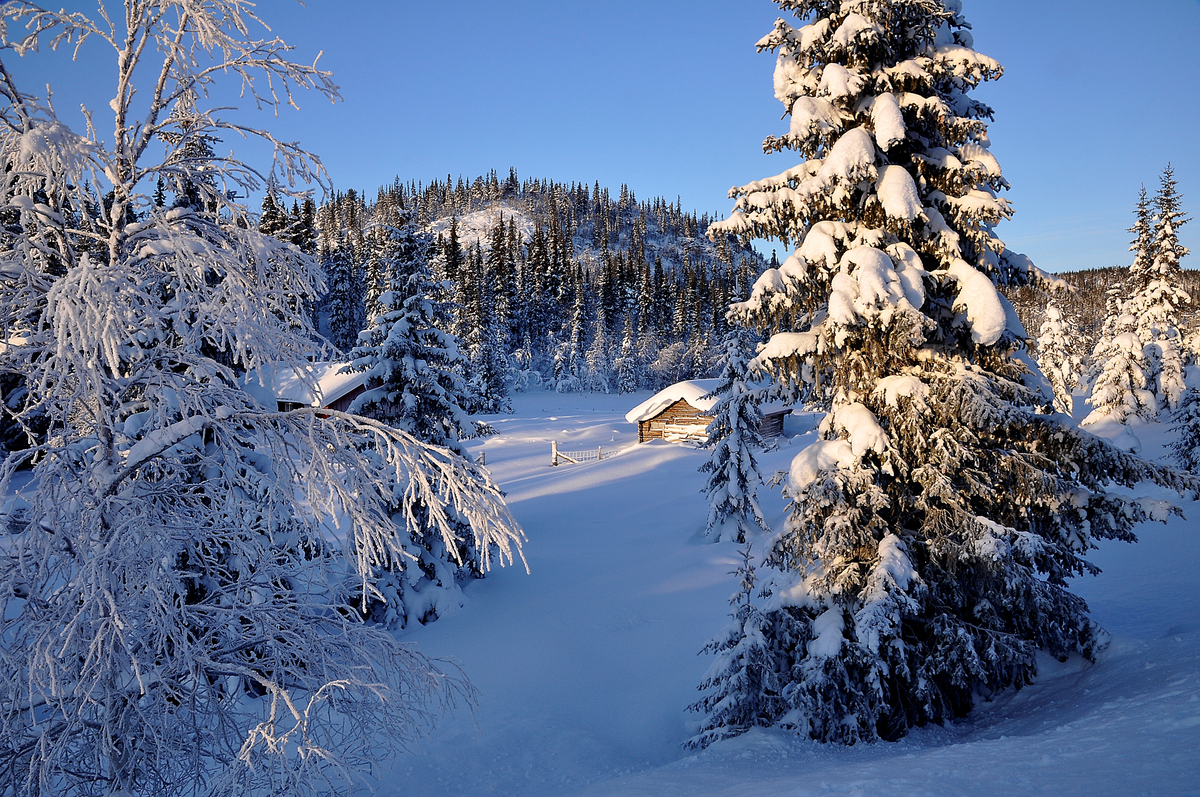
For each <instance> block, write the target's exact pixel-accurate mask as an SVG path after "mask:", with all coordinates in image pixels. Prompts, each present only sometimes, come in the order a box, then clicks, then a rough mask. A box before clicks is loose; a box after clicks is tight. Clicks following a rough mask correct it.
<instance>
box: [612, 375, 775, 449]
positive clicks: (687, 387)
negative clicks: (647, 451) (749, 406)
mask: <svg viewBox="0 0 1200 797" xmlns="http://www.w3.org/2000/svg"><path fill="white" fill-rule="evenodd" d="M719 384H720V380H719V379H693V380H691V381H688V382H677V383H676V384H674V385H671V386H670V387H668V388H665V389H663V390H660V391H659V392H658V393H655V394H654V395H653V396H651V397H650V398H648V399H647V400H646V401H643V402H642V403H641V404H639V405H637V406H636V407H634V408H633V409H632V410H630V411H629V412H628V413H627V414H626V415H625V420H626V421H628V422H629V423H636V424H637V425H638V442H639V443H644V442H646V441H647V440H660V439H661V440H668V441H678V440H694V441H696V442H704V441H706V440H707V439H708V424H709V423H710V422H711V421H712V418H711V417H710V416H708V415H706V414H705V413H706V412H708V411H709V410H711V409H712V408H713V407H715V406H716V404H717V400H716V399H715V398H705V396H707V395H708V394H709V393H710V392H712V391H713V390H715V389H716V388H717V385H719ZM759 410H760V411H761V412H762V416H763V420H762V423H761V424H760V425H759V429H758V431H759V434H761V435H762V436H763V437H764V438H766V439H770V438H773V437H779V436H780V435H782V434H783V419H784V416H786V415H788V414H789V413H790V412H791V411H792V408H791V407H785V406H783V405H780V404H763V405H761V406H760V407H759Z"/></svg>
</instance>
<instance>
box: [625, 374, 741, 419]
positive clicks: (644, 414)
mask: <svg viewBox="0 0 1200 797" xmlns="http://www.w3.org/2000/svg"><path fill="white" fill-rule="evenodd" d="M719 384H721V380H720V379H693V380H691V381H688V382H676V383H675V384H673V385H671V386H670V387H667V388H663V389H662V390H660V391H658V392H657V393H655V394H654V395H653V396H651V397H650V398H648V399H646V400H645V401H643V402H642V403H641V404H639V405H637V406H636V407H634V408H633V409H631V410H630V411H629V412H627V413H625V420H626V421H628V422H629V423H641V422H642V421H648V420H650V419H651V418H655V417H657V416H659V415H661V414H662V412H663V410H665V409H667V408H668V407H670V406H671V405H672V404H675V403H676V402H679V401H686V402H687V403H688V404H690V405H692V406H693V407H695V408H696V409H698V410H700V411H701V412H707V411H708V410H711V409H712V408H713V407H714V406H716V404H717V400H716V399H715V398H708V399H706V398H703V397H704V396H706V395H708V394H709V393H711V392H712V391H714V390H716V389H717V385H719Z"/></svg>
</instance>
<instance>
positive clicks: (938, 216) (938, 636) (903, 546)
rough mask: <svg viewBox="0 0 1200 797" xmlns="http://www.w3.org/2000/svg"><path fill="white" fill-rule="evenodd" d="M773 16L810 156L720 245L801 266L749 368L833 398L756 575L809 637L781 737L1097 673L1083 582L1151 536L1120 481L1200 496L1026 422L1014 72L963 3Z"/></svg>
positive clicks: (846, 1)
mask: <svg viewBox="0 0 1200 797" xmlns="http://www.w3.org/2000/svg"><path fill="white" fill-rule="evenodd" d="M779 5H780V6H781V7H783V8H786V9H788V10H790V11H794V12H795V13H796V15H797V16H798V17H800V18H801V19H804V20H806V21H807V22H808V24H806V25H804V26H803V27H801V28H799V29H797V28H793V27H792V26H791V25H789V24H788V23H787V22H785V21H784V20H780V21H779V22H778V23H777V24H776V27H775V30H774V31H773V32H772V33H771V34H770V35H768V36H767V37H766V38H764V39H763V40H762V41H761V42H759V47H760V49H764V50H774V51H777V52H778V66H777V68H776V72H775V93H776V96H777V97H778V99H780V100H781V101H782V102H783V103H784V104H785V106H786V109H787V111H788V113H789V114H790V116H791V130H790V132H789V133H788V134H786V135H784V136H781V137H773V138H769V139H767V141H766V149H768V150H771V149H785V148H786V149H793V150H795V151H797V152H799V153H800V154H801V155H802V156H803V157H804V158H805V159H806V160H805V161H804V162H803V163H800V164H799V165H797V166H795V167H792V168H790V169H788V170H787V171H785V172H784V173H782V174H780V175H777V176H774V177H768V178H766V179H763V180H760V181H757V182H755V183H751V184H749V185H746V186H743V187H741V188H735V189H733V191H732V192H731V196H733V197H734V198H736V200H737V204H736V207H735V209H734V212H733V213H732V214H731V216H730V218H729V219H727V220H726V221H724V222H719V223H717V224H715V225H713V227H711V228H710V230H711V234H714V235H719V234H725V233H733V234H737V235H742V236H749V237H766V238H778V239H781V240H783V241H785V242H794V243H795V244H797V245H798V248H797V249H796V250H795V251H794V252H793V253H792V254H791V255H790V256H789V257H788V258H787V260H786V262H784V263H783V264H782V265H780V266H779V267H778V268H773V269H768V270H767V271H766V272H764V273H763V275H762V276H761V277H760V278H759V280H758V281H757V283H756V284H755V286H754V291H753V295H752V297H751V299H750V300H748V301H747V302H745V303H742V304H739V305H734V308H733V312H734V314H735V318H737V319H740V320H741V321H742V322H743V323H746V324H753V325H754V326H756V327H758V328H759V329H760V330H763V331H765V332H767V333H770V335H771V337H770V340H769V341H768V342H767V343H766V345H765V348H764V349H763V350H762V351H760V353H759V356H758V357H757V358H756V362H755V365H756V366H761V367H763V368H765V369H767V370H769V371H772V372H774V373H775V374H776V375H777V377H779V378H782V379H802V380H804V381H807V382H809V383H810V384H812V383H817V382H819V383H822V384H824V385H825V386H827V388H828V391H829V396H830V402H831V410H830V412H829V415H828V417H827V418H826V420H825V421H824V422H823V424H822V425H821V429H820V432H821V438H822V439H820V440H819V441H818V442H816V443H814V444H813V445H811V446H809V447H808V448H806V449H805V450H804V451H802V452H801V453H800V454H799V455H797V457H796V458H795V460H794V461H793V463H792V467H791V470H790V474H789V477H788V481H787V487H786V489H787V494H788V495H789V496H790V498H791V499H792V504H791V511H790V516H789V519H788V523H787V527H786V529H784V531H783V532H782V533H781V534H780V535H779V537H778V539H777V541H776V542H775V544H774V545H773V547H772V548H771V550H769V551H768V552H767V554H766V557H765V561H766V562H767V564H769V565H772V566H774V567H777V568H781V569H784V570H788V571H791V572H792V573H793V574H794V575H793V578H794V580H795V581H796V583H795V585H794V586H793V587H792V588H790V589H786V590H778V591H777V592H776V595H775V600H776V602H777V603H776V605H775V607H774V609H773V614H774V616H775V618H776V622H777V623H784V622H785V621H786V623H790V624H793V626H792V627H793V628H794V629H796V630H795V634H794V636H793V635H791V634H789V638H791V639H793V640H794V641H793V643H792V644H791V646H790V647H786V648H784V649H782V653H784V654H786V655H787V656H788V657H789V663H788V670H787V674H786V677H787V680H788V684H787V686H786V687H785V688H784V690H783V696H784V699H785V702H786V705H787V709H788V711H787V713H783V714H780V715H778V716H775V717H772V720H773V721H774V722H776V723H779V724H782V725H785V726H789V727H794V728H796V729H797V731H798V732H800V733H803V734H806V735H808V736H811V737H812V738H814V739H820V740H827V741H839V742H845V743H853V742H857V741H866V740H873V739H880V738H882V739H895V738H898V737H900V736H903V735H904V734H905V733H906V732H907V730H908V729H909V728H911V727H912V726H914V725H918V724H923V723H926V722H939V721H942V720H944V719H948V718H952V717H957V716H962V715H964V714H966V713H967V712H968V711H969V710H970V708H971V706H972V704H973V702H974V701H975V700H976V699H977V698H978V697H979V696H980V695H987V694H990V693H994V692H996V691H998V690H1001V689H1004V688H1006V687H1012V686H1020V685H1022V684H1025V683H1028V682H1029V681H1030V680H1031V679H1032V678H1033V677H1034V675H1035V674H1036V653H1037V651H1038V650H1039V649H1043V650H1046V651H1048V652H1049V653H1050V654H1052V655H1054V656H1058V657H1065V656H1067V655H1068V654H1070V653H1071V652H1074V651H1078V652H1080V653H1082V654H1083V655H1085V656H1089V657H1090V656H1092V655H1094V653H1095V651H1096V649H1097V647H1098V646H1099V644H1100V635H1099V634H1098V632H1097V629H1096V627H1095V626H1094V624H1093V623H1092V622H1091V621H1090V620H1089V619H1088V617H1087V613H1086V612H1087V607H1086V605H1085V603H1084V601H1083V600H1082V599H1080V598H1079V597H1077V596H1075V595H1073V594H1071V593H1070V592H1069V591H1068V589H1067V585H1068V579H1069V578H1071V577H1073V576H1076V575H1079V574H1082V573H1090V572H1095V571H1096V568H1095V567H1094V566H1093V565H1091V564H1090V563H1088V562H1087V561H1086V559H1084V555H1085V554H1086V552H1087V550H1088V549H1089V548H1090V547H1092V545H1093V544H1094V543H1093V541H1094V540H1097V539H1109V538H1112V539H1121V540H1132V539H1133V534H1132V527H1133V525H1134V524H1135V523H1137V522H1139V521H1141V520H1144V519H1146V518H1147V517H1148V516H1149V515H1150V514H1151V510H1150V507H1149V505H1148V504H1147V503H1145V502H1138V501H1133V500H1130V499H1127V498H1124V497H1122V496H1120V495H1118V494H1116V493H1112V492H1109V491H1108V485H1110V484H1112V483H1117V484H1123V485H1128V484H1132V483H1134V482H1137V481H1139V480H1141V479H1152V480H1154V481H1157V482H1159V483H1161V484H1165V485H1168V486H1171V487H1174V488H1177V489H1193V488H1194V487H1195V486H1196V483H1195V482H1194V481H1189V480H1187V479H1186V477H1184V476H1183V475H1182V474H1179V473H1178V472H1176V471H1173V470H1171V469H1169V468H1165V467H1159V466H1155V465H1151V464H1147V463H1144V462H1142V461H1140V460H1138V459H1136V458H1134V457H1132V456H1130V455H1127V454H1124V453H1122V452H1120V451H1118V450H1116V449H1115V448H1113V447H1111V446H1109V445H1108V444H1106V443H1104V442H1103V441H1100V440H1098V439H1096V438H1094V437H1093V436H1091V435H1086V434H1081V433H1078V432H1075V431H1073V430H1072V429H1070V428H1068V427H1064V426H1061V425H1060V423H1059V420H1058V416H1054V415H1039V414H1037V412H1036V411H1035V406H1036V405H1040V404H1041V403H1042V399H1041V397H1040V394H1035V393H1034V391H1033V390H1032V389H1031V388H1029V387H1026V386H1025V384H1024V383H1023V381H1022V379H1023V377H1024V376H1025V375H1026V374H1027V373H1028V372H1027V370H1026V368H1025V367H1024V366H1023V365H1022V363H1021V362H1020V360H1019V359H1018V358H1017V354H1018V353H1019V352H1020V349H1021V348H1022V347H1023V345H1024V341H1023V340H1021V338H1020V336H1019V335H1018V334H1017V333H1016V332H1014V329H1016V328H1017V327H1018V325H1017V324H1015V323H1014V322H1013V321H1011V320H1010V317H1011V316H1013V315H1014V314H1013V313H1012V311H1011V308H1010V307H1009V306H1008V305H1007V303H1006V302H1005V300H1004V299H1003V298H1002V297H1001V296H1000V295H999V293H998V292H997V290H996V285H997V284H1009V285H1012V284H1028V283H1035V282H1042V283H1047V282H1049V279H1048V278H1047V277H1046V276H1045V275H1044V274H1042V273H1041V272H1039V271H1037V270H1036V269H1035V268H1034V266H1033V265H1032V264H1031V263H1030V262H1029V261H1028V259H1026V258H1024V257H1022V256H1020V255H1016V254H1014V253H1012V252H1010V251H1008V250H1007V249H1006V248H1005V247H1004V245H1003V243H1002V242H1001V241H1000V240H999V239H998V238H996V237H995V235H994V233H993V228H994V226H995V225H996V224H997V223H998V222H999V221H1001V220H1002V219H1004V218H1007V217H1008V215H1009V213H1010V208H1009V206H1008V204H1007V203H1006V202H1005V201H1004V200H1002V199H999V198H998V197H997V192H998V191H999V190H1001V189H1003V188H1004V187H1005V186H1006V183H1005V181H1004V179H1003V177H1002V174H1001V171H1000V167H999V164H998V163H997V161H996V159H995V157H994V156H993V155H992V154H991V153H990V152H989V151H988V149H987V145H988V139H987V134H986V133H987V125H986V121H985V120H987V119H988V118H990V116H991V113H992V112H991V110H990V109H989V108H988V107H987V106H985V105H983V104H981V103H979V102H977V101H976V100H973V99H972V98H971V97H970V94H969V93H970V91H971V90H972V89H973V88H974V87H975V86H976V85H978V84H979V83H980V82H981V81H984V80H990V79H993V78H996V77H998V76H999V75H1000V74H1001V68H1000V65H999V64H998V63H996V62H995V61H993V60H992V59H990V58H987V57H985V56H983V55H980V54H979V53H976V52H975V51H974V50H972V49H971V45H972V39H971V35H970V33H969V31H968V28H967V23H966V21H965V20H964V19H963V17H962V15H961V10H960V4H959V2H958V0H891V1H890V2H888V1H886V0H885V1H883V2H871V3H863V2H861V0H842V1H841V2H837V1H836V0H835V1H833V2H831V1H830V0H779ZM806 369H807V370H806Z"/></svg>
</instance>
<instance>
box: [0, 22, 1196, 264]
mask: <svg viewBox="0 0 1200 797" xmlns="http://www.w3.org/2000/svg"><path fill="white" fill-rule="evenodd" d="M963 5H964V10H965V13H966V16H967V18H968V19H969V20H970V21H971V22H972V24H973V25H974V29H975V39H976V47H977V49H979V50H980V51H981V52H984V53H986V54H988V55H991V56H993V57H995V58H997V59H998V60H1000V62H1001V63H1003V64H1004V66H1005V68H1006V74H1005V77H1004V78H1003V79H1002V80H1000V81H999V82H997V83H995V84H991V85H987V86H985V87H984V88H982V89H981V90H980V91H979V92H978V93H977V96H979V97H980V98H982V99H983V100H984V101H986V102H988V103H990V104H991V105H992V106H993V107H994V108H995V110H996V121H995V124H994V125H993V127H992V132H991V138H992V142H993V152H995V153H996V155H997V157H998V158H999V159H1000V162H1001V164H1002V166H1003V167H1004V170H1005V175H1006V177H1007V178H1008V180H1009V182H1010V183H1011V184H1012V186H1013V188H1012V190H1011V191H1010V192H1008V198H1009V199H1010V200H1012V201H1013V203H1014V204H1015V207H1016V217H1015V218H1014V219H1013V220H1012V221H1010V222H1006V223H1004V224H1003V225H1001V227H1000V228H999V233H1000V236H1001V237H1002V238H1003V239H1005V240H1006V241H1007V242H1008V244H1009V246H1010V247H1012V248H1013V249H1016V250H1018V251H1022V252H1025V253H1026V254H1028V255H1029V256H1031V257H1032V258H1033V259H1034V261H1035V262H1037V263H1038V264H1039V265H1040V266H1042V267H1043V268H1045V269H1047V270H1050V271H1063V270H1071V269H1077V268H1087V267H1093V266H1104V265H1113V264H1119V263H1127V262H1128V260H1129V256H1128V254H1127V252H1126V248H1127V245H1128V244H1127V241H1128V238H1129V235H1128V234H1127V233H1126V232H1125V228H1126V227H1128V226H1129V224H1130V222H1131V220H1132V210H1133V203H1134V201H1135V199H1136V196H1137V191H1138V187H1139V185H1140V184H1141V183H1143V182H1145V183H1146V184H1147V186H1148V187H1149V188H1151V190H1153V189H1154V188H1155V187H1156V186H1157V182H1158V174H1159V172H1160V171H1161V169H1162V167H1163V166H1164V165H1165V164H1166V163H1167V162H1168V161H1171V162H1173V163H1174V165H1175V168H1176V174H1177V177H1178V179H1179V182H1180V188H1181V190H1182V191H1183V192H1184V194H1185V199H1184V204H1185V207H1186V208H1190V209H1192V211H1193V212H1200V204H1197V203H1200V156H1198V155H1197V148H1196V146H1195V142H1196V139H1197V132H1196V130H1197V121H1198V118H1200V111H1198V105H1200V102H1198V101H1200V80H1198V78H1200V48H1198V47H1197V46H1196V44H1195V40H1196V37H1197V35H1198V34H1200V2H1197V0H1155V2H1153V3H1137V4H1132V3H1129V2H1118V1H1117V0H1095V1H1094V2H1085V0H1056V1H1055V2H1050V3H1047V2H1044V0H1043V1H1042V2H1038V1H1035V0H964V2H963ZM67 7H68V8H78V10H83V11H90V10H91V9H92V7H93V6H92V4H91V3H89V2H75V3H68V4H67ZM259 7H260V10H261V14H262V16H263V17H264V19H266V20H267V21H268V22H269V23H270V24H271V25H272V27H273V28H274V30H275V31H276V32H277V33H279V34H280V35H282V36H283V37H284V38H285V39H287V40H288V41H289V42H291V43H293V44H294V45H296V47H297V57H298V58H300V59H311V58H312V57H314V56H315V54H316V53H317V51H318V50H324V56H323V58H322V60H321V63H322V65H323V66H324V67H325V68H328V69H331V70H333V72H334V75H335V79H336V81H337V82H338V84H339V85H340V86H341V88H342V95H343V98H344V101H343V102H341V103H339V104H337V105H336V106H331V105H330V104H328V103H326V102H324V101H323V100H321V99H320V98H319V97H318V96H316V95H312V96H308V97H302V98H301V101H300V102H301V106H302V110H301V111H300V112H295V111H291V110H290V109H287V110H285V112H284V113H282V114H281V116H280V118H279V119H278V120H272V119H270V118H269V117H265V118H262V119H261V120H260V123H261V124H263V125H264V126H269V127H271V129H272V130H274V131H276V132H277V133H278V134H279V135H281V136H282V137H284V138H287V139H298V140H300V141H301V142H302V143H304V144H305V145H306V146H307V147H309V148H310V149H312V150H313V151H315V152H317V153H318V154H319V155H320V156H321V157H322V159H323V160H324V162H325V164H326V166H327V167H328V169H329V172H330V174H331V176H332V178H333V182H334V184H335V185H336V187H338V188H339V189H343V190H344V189H347V188H356V189H360V190H363V189H365V190H366V191H368V192H369V193H372V194H373V193H374V191H375V189H376V188H377V187H378V185H380V184H381V183H384V182H390V181H391V180H392V178H393V177H395V176H397V175H399V176H400V177H401V178H402V179H404V180H408V179H410V178H411V179H418V180H425V181H428V180H429V179H430V178H432V177H437V176H441V177H445V175H446V174H448V173H449V174H453V175H455V176H457V175H459V174H464V175H475V174H479V173H482V172H485V171H487V170H488V169H491V168H496V169H498V170H499V171H501V173H504V172H506V171H507V169H508V167H509V166H514V167H516V168H517V170H518V172H520V174H521V175H523V176H537V177H547V178H552V179H557V180H563V181H571V180H586V181H588V182H591V181H593V180H599V181H600V183H601V184H602V185H608V186H610V187H612V188H616V187H617V186H618V185H620V184H621V183H623V182H624V183H628V184H629V186H630V187H631V188H632V189H633V190H634V191H635V192H636V193H637V194H638V196H640V197H650V196H653V195H656V194H661V195H663V196H667V197H669V198H674V197H676V196H679V197H681V199H682V202H683V204H684V206H685V207H690V208H694V209H697V210H702V211H709V212H714V213H727V212H728V210H729V208H730V202H729V200H728V199H726V192H727V190H728V188H729V187H730V186H731V185H734V184H740V183H745V182H749V181H751V180H755V179H758V178H761V177H764V176H766V175H768V174H773V173H776V172H778V171H782V170H783V169H785V168H787V167H788V166H790V165H792V163H794V157H792V156H790V154H783V155H772V156H766V155H763V154H762V151H761V143H762V139H763V138H765V137H766V136H767V135H770V134H774V133H778V132H781V131H782V130H785V129H786V122H784V121H781V120H780V115H781V112H782V107H781V106H780V105H779V104H778V103H777V102H776V101H775V100H774V98H773V97H772V93H771V73H772V70H773V66H774V59H773V57H772V56H771V55H769V54H757V53H755V50H754V42H755V41H756V40H757V39H758V38H760V37H761V36H762V35H764V34H765V33H767V32H768V31H769V30H770V28H771V26H772V23H773V22H774V20H775V18H776V17H777V16H779V10H778V8H777V7H776V6H775V5H774V3H772V2H770V1H769V0H740V1H739V2H736V3H734V2H730V1H729V0H689V1H688V2H686V3H683V2H678V0H677V1H676V2H666V0H606V1H605V2H589V3H584V2H573V1H571V2H568V1H565V0H559V1H558V2H551V1H550V0H507V1H506V2H496V0H460V1H459V2H454V3H418V2H415V1H414V0H391V1H390V2H389V1H387V0H370V1H368V0H341V1H340V2H337V1H335V0H310V2H309V3H308V5H307V7H303V6H300V5H298V4H297V3H295V2H292V0H263V2H261V3H260V6H259ZM1134 12H1136V13H1134ZM96 52H97V53H99V51H98V50H97V51H96ZM13 58H14V57H13V56H12V55H11V53H9V54H6V55H5V62H6V63H11V62H12V61H13ZM35 58H36V60H34V59H32V58H31V59H27V62H26V63H21V64H13V67H14V71H15V72H16V73H17V75H18V77H19V79H21V80H22V81H23V82H24V85H25V86H26V87H29V88H32V87H33V86H40V84H41V83H44V82H45V81H46V80H50V81H52V83H53V84H54V87H55V89H56V92H57V93H58V98H59V99H58V103H59V107H60V108H69V107H72V106H73V105H76V104H78V102H80V101H85V102H87V103H89V104H90V105H92V106H94V107H97V108H100V109H104V106H105V104H106V102H107V99H108V96H109V94H108V93H106V92H105V88H106V87H105V85H104V83H103V80H105V79H108V78H107V76H108V75H109V74H111V72H110V71H108V70H106V69H105V59H108V58H109V56H108V54H103V55H102V56H100V55H97V56H96V57H93V58H91V59H88V60H86V61H85V63H83V64H76V65H74V66H75V68H74V69H72V68H71V65H70V64H68V63H66V58H65V57H64V56H63V55H62V54H59V55H54V56H48V55H46V54H42V55H38V56H35ZM98 78H99V79H98ZM93 81H94V82H93ZM101 136H102V137H105V132H104V130H103V129H102V133H101ZM227 144H228V145H229V146H237V142H227ZM1192 200H1195V201H1194V202H1193V201H1192ZM1198 230H1200V222H1197V223H1196V224H1194V225H1190V226H1188V227H1186V228H1185V229H1184V235H1183V238H1184V243H1185V244H1190V245H1192V246H1193V247H1196V246H1200V234H1197V231H1198ZM772 246H773V244H767V245H766V247H767V249H770V248H771V247H772ZM781 254H782V252H781ZM1197 257H1200V253H1198V254H1197ZM1189 260H1191V258H1189V259H1188V260H1185V261H1184V263H1185V265H1186V266H1189V267H1194V266H1195V264H1194V263H1191V262H1189Z"/></svg>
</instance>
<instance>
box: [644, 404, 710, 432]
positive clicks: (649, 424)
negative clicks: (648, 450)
mask: <svg viewBox="0 0 1200 797" xmlns="http://www.w3.org/2000/svg"><path fill="white" fill-rule="evenodd" d="M711 421H712V418H710V417H709V416H707V415H705V414H704V412H703V411H701V410H698V409H696V408H695V407H693V406H692V405H691V404H688V403H687V402H686V401H684V400H683V399H680V400H679V401H676V402H675V403H674V404H672V405H671V406H669V407H667V408H666V409H665V410H663V411H662V412H660V413H659V414H658V415H655V416H654V417H653V418H651V419H650V420H648V421H640V422H639V423H638V442H639V443H644V442H646V441H647V440H661V439H662V436H663V428H664V427H665V426H666V425H667V424H669V423H671V424H687V425H697V426H708V424H709V422H711Z"/></svg>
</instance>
